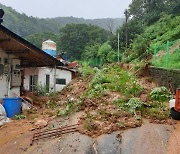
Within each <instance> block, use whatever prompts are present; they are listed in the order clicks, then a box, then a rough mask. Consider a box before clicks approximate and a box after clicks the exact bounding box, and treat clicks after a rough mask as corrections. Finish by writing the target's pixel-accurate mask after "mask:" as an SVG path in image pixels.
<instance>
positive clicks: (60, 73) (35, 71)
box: [24, 67, 72, 92]
mask: <svg viewBox="0 0 180 154" xmlns="http://www.w3.org/2000/svg"><path fill="white" fill-rule="evenodd" d="M30 75H38V84H39V85H46V75H50V86H49V90H50V92H53V91H54V83H56V80H55V78H54V77H55V76H54V75H55V69H54V68H48V67H41V68H25V79H24V88H25V89H26V90H29V83H30ZM57 78H60V79H66V85H67V84H68V83H69V82H70V81H71V79H72V73H71V71H67V70H62V69H56V79H57ZM55 85H56V87H55V88H56V91H61V90H62V89H63V88H64V87H65V86H66V85H59V84H55Z"/></svg>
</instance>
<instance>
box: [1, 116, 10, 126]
mask: <svg viewBox="0 0 180 154" xmlns="http://www.w3.org/2000/svg"><path fill="white" fill-rule="evenodd" d="M10 121H11V120H10V119H9V118H7V117H4V116H0V126H2V125H4V124H5V123H8V122H10Z"/></svg>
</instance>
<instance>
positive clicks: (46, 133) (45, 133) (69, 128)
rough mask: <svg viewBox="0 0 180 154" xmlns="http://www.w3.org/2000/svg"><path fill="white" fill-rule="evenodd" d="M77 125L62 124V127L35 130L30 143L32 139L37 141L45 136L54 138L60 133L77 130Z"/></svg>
mask: <svg viewBox="0 0 180 154" xmlns="http://www.w3.org/2000/svg"><path fill="white" fill-rule="evenodd" d="M78 126H79V124H75V125H70V126H63V127H60V128H55V129H51V130H44V131H40V132H36V133H35V134H34V135H33V138H32V142H31V145H32V144H33V142H34V141H38V140H42V139H46V138H52V137H54V138H56V137H60V136H61V135H62V134H68V133H73V132H76V131H78Z"/></svg>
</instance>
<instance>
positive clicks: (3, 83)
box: [0, 49, 20, 99]
mask: <svg viewBox="0 0 180 154" xmlns="http://www.w3.org/2000/svg"><path fill="white" fill-rule="evenodd" d="M8 56H9V57H8ZM0 58H1V62H0V63H1V64H4V59H5V58H7V59H9V63H10V64H12V65H13V66H15V65H17V64H18V65H19V64H20V60H19V59H17V57H16V56H14V55H7V54H6V53H5V52H3V50H2V49H0ZM8 89H9V90H8ZM8 94H9V95H8ZM16 94H17V95H20V87H12V88H11V89H10V88H9V86H8V81H7V76H6V75H1V76H0V99H2V98H4V97H5V96H7V95H8V97H15V96H16Z"/></svg>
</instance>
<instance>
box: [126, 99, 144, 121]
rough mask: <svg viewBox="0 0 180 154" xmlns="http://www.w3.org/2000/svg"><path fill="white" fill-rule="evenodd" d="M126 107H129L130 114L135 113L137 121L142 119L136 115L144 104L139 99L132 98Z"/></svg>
mask: <svg viewBox="0 0 180 154" xmlns="http://www.w3.org/2000/svg"><path fill="white" fill-rule="evenodd" d="M126 106H127V108H128V111H129V112H131V113H134V115H135V117H136V119H140V117H139V116H138V115H137V114H136V110H138V109H140V108H141V107H142V106H143V104H142V102H141V101H140V100H139V98H131V99H130V100H129V101H128V102H127V103H126Z"/></svg>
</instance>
